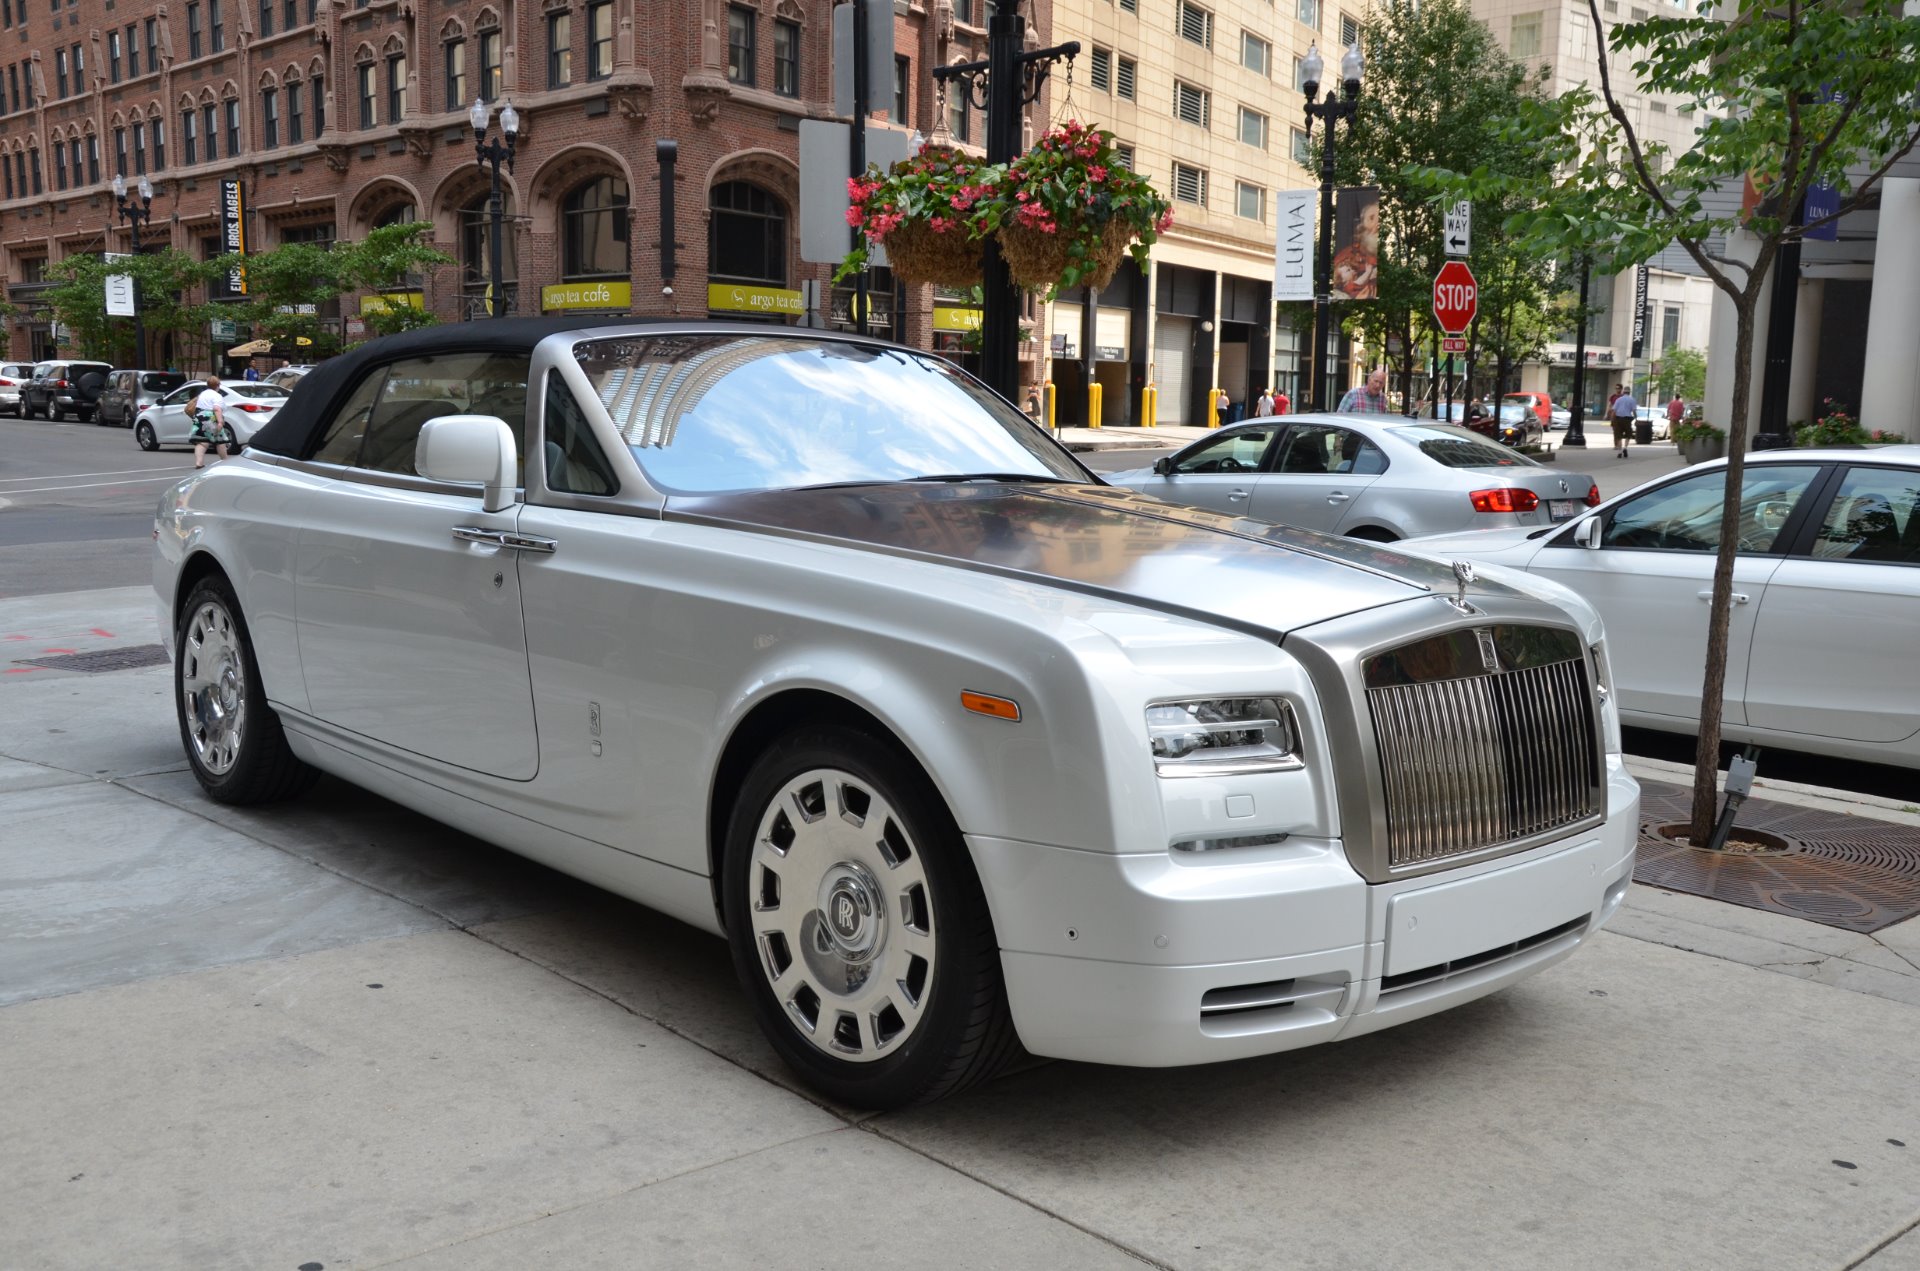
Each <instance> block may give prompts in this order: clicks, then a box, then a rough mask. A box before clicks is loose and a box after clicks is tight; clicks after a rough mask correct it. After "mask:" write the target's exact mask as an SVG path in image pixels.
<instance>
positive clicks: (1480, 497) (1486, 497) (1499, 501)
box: [1467, 485, 1540, 512]
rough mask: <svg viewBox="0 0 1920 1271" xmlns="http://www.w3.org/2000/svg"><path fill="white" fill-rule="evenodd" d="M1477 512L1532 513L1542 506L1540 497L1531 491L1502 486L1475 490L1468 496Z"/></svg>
mask: <svg viewBox="0 0 1920 1271" xmlns="http://www.w3.org/2000/svg"><path fill="white" fill-rule="evenodd" d="M1467 497H1468V498H1470V499H1472V500H1473V510H1474V511H1476V512H1531V511H1533V510H1534V509H1535V508H1537V507H1539V506H1540V496H1539V495H1537V494H1535V493H1534V492H1533V491H1531V490H1516V489H1512V488H1510V487H1508V486H1504V485H1503V486H1501V487H1500V488H1498V489H1496V490H1475V491H1474V492H1473V493H1472V494H1470V495H1468V496H1467Z"/></svg>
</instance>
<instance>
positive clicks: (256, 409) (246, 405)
mask: <svg viewBox="0 0 1920 1271" xmlns="http://www.w3.org/2000/svg"><path fill="white" fill-rule="evenodd" d="M240 409H241V410H244V411H246V412H247V414H249V415H257V414H259V413H260V412H261V411H263V410H266V409H268V408H267V407H265V406H256V405H254V404H253V403H252V402H241V403H240Z"/></svg>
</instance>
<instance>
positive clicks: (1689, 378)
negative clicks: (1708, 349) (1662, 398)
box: [1653, 349, 1707, 402]
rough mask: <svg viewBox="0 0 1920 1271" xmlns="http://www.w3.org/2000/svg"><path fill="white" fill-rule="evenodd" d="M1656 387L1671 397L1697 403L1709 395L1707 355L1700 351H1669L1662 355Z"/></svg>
mask: <svg viewBox="0 0 1920 1271" xmlns="http://www.w3.org/2000/svg"><path fill="white" fill-rule="evenodd" d="M1653 382H1654V384H1655V386H1656V387H1658V388H1659V390H1660V391H1661V392H1663V393H1665V394H1666V395H1667V396H1669V397H1673V396H1675V395H1678V396H1680V397H1684V398H1686V399H1687V400H1688V401H1690V402H1697V401H1699V400H1700V399H1701V398H1703V397H1705V396H1706V395H1707V355H1706V354H1704V353H1702V352H1701V351H1700V350H1699V349H1668V350H1667V351H1666V352H1665V353H1663V354H1661V355H1660V373H1659V374H1658V375H1656V376H1654V377H1653Z"/></svg>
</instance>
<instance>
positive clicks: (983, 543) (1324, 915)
mask: <svg viewBox="0 0 1920 1271" xmlns="http://www.w3.org/2000/svg"><path fill="white" fill-rule="evenodd" d="M155 538H156V541H157V545H158V546H157V558H156V562H155V587H156V590H157V592H158V603H159V609H160V625H161V629H162V630H163V631H164V632H165V633H167V638H168V640H169V643H170V647H171V648H172V650H173V654H174V674H175V680H176V687H177V691H176V693H175V698H176V700H177V702H178V706H179V718H180V733H181V738H182V741H183V743H184V745H185V748H186V752H187V756H188V758H189V760H190V761H191V763H192V767H193V771H194V773H195V775H196V777H197V778H198V779H199V781H200V783H201V785H202V786H203V787H204V788H205V790H206V792H207V794H208V795H209V796H210V797H212V798H214V799H216V800H220V801H223V802H230V803H254V802H264V801H267V800H272V799H275V798H280V797H285V796H288V795H291V794H294V793H297V792H299V791H301V790H302V789H304V788H305V786H306V785H307V783H308V782H309V781H310V780H311V779H312V778H313V776H314V774H315V772H316V771H324V772H327V773H331V774H334V775H335V776H337V777H340V778H343V779H345V780H346V781H349V782H352V783H355V784H357V785H359V786H362V787H364V788H366V789H368V790H372V791H375V792H377V793H379V794H381V795H384V796H386V797H388V798H390V799H393V800H395V801H396V802H398V803H401V804H404V805H406V806H408V807H410V808H414V809H417V810H419V811H421V812H423V813H425V814H426V815H429V816H432V817H435V818H438V819H439V820H441V821H444V822H446V823H448V824H449V825H453V826H457V827H459V828H461V829H463V830H465V831H468V832H470V833H472V834H474V835H476V836H478V837H479V838H482V839H485V840H488V841H490V842H493V843H497V844H500V845H502V846H504V847H507V848H509V849H511V850H513V851H515V852H519V853H522V854H524V855H526V856H529V857H531V858H533V859H535V860H538V861H542V862H545V863H546V864H548V865H551V866H552V867H554V868H556V869H559V870H563V871H565V872H567V873H569V874H573V875H576V876H578V877H580V878H583V879H587V880H589V881H591V882H593V883H596V884H598V885H600V886H603V887H605V888H608V889H609V890H612V891H614V892H618V893H619V894H621V895H623V896H627V897H631V898H633V899H634V900H637V901H639V902H641V903H643V904H645V905H648V906H650V907H652V908H653V909H655V910H658V911H660V912H661V913H664V914H668V915H671V916H672V917H674V918H677V919H680V920H682V921H684V922H687V923H690V924H692V925H694V926H695V927H699V928H702V929H704V930H707V931H710V932H715V933H720V934H724V936H725V938H726V939H727V941H728V942H729V944H730V946H731V949H732V955H733V960H734V963H735V966H736V969H737V970H738V972H739V975H740V977H741V979H742V981H743V983H744V985H745V986H746V991H747V993H748V996H749V997H750V998H751V1000H752V1004H753V1009H754V1011H755V1012H756V1014H757V1017H758V1019H759V1022H760V1024H761V1026H762V1027H763V1028H764V1029H765V1030H766V1033H767V1036H768V1037H769V1038H770V1039H771V1042H772V1044H773V1046H774V1047H775V1048H776V1049H777V1051H778V1052H779V1054H780V1055H781V1056H782V1057H783V1058H784V1059H785V1061H786V1062H788V1063H789V1064H791V1065H792V1066H793V1067H794V1068H795V1069H796V1070H797V1071H798V1072H799V1073H800V1075H801V1076H802V1077H803V1078H804V1079H805V1080H807V1081H808V1082H810V1083H812V1084H813V1085H814V1086H815V1087H816V1088H817V1089H819V1090H821V1091H823V1092H824V1093H826V1094H827V1095H829V1096H831V1097H833V1098H836V1099H840V1100H844V1101H846V1102H849V1103H854V1104H860V1105H865V1106H874V1107H889V1106H898V1105H901V1104H906V1103H911V1102H915V1101H919V1100H926V1099H931V1098H935V1097H938V1096H940V1095H943V1094H947V1093H951V1092H954V1091H957V1090H960V1089H962V1088H964V1087H966V1086H967V1085H969V1084H971V1083H974V1082H977V1081H979V1080H981V1079H983V1078H984V1077H986V1076H988V1075H989V1074H991V1073H992V1072H993V1071H994V1070H995V1069H997V1068H998V1067H1000V1066H1001V1065H1003V1064H1004V1063H1005V1062H1006V1061H1007V1060H1008V1059H1009V1057H1011V1056H1013V1055H1016V1054H1017V1053H1018V1052H1019V1050H1020V1048H1021V1047H1024V1048H1025V1049H1026V1050H1027V1051H1029V1052H1031V1053H1033V1054H1036V1055H1045V1056H1058V1057H1063V1058H1069V1059H1079V1060H1090V1061H1096V1062H1100V1063H1113V1064H1135V1065H1172V1064H1191V1063H1202V1062H1207V1061H1212V1060H1222V1059H1232V1058H1237V1057H1241V1056H1247V1055H1257V1054H1264V1053H1269V1052H1274V1051H1281V1050H1286V1049H1289V1048H1293V1047H1299V1046H1305V1045H1310V1044H1313V1043H1317V1042H1325V1041H1332V1040H1335V1039H1338V1038H1351V1037H1355V1036H1359V1035H1361V1034H1364V1033H1368V1032H1371V1031H1374V1030H1376V1029H1380V1028H1383V1027H1386V1026H1388V1025H1392V1024H1397V1023H1401V1022H1403V1021H1407V1020H1413V1019H1418V1018H1419V1017H1421V1016H1423V1015H1428V1014H1431V1013H1433V1012H1435V1011H1439V1010H1442V1009H1445V1008H1447V1007H1450V1006H1454V1005H1457V1004H1459V1003H1461V1002H1465V1001H1469V1000H1471V999H1473V998H1476V997H1479V996H1481V995H1483V994H1485V993H1489V992H1492V991H1494V990H1496V989H1499V988H1502V987H1504V986H1506V985H1510V984H1512V983H1514V982H1515V981H1517V980H1519V979H1521V978H1523V977H1526V976H1528V975H1531V974H1533V973H1534V972H1537V971H1539V970H1541V969H1542V968H1544V967H1546V966H1548V965H1550V964H1551V963H1553V962H1555V961H1557V960H1559V959H1561V958H1563V957H1565V956H1567V955H1568V954H1569V953H1571V952H1572V951H1573V950H1574V949H1575V948H1577V947H1578V946H1579V945H1580V944H1581V943H1582V942H1584V941H1585V940H1587V939H1588V938H1590V937H1591V936H1592V935H1593V934H1594V933H1595V932H1596V931H1598V930H1599V928H1600V926H1601V924H1603V923H1604V922H1605V921H1606V920H1607V919H1608V917H1609V916H1610V915H1611V914H1612V913H1613V912H1614V910H1615V909H1616V908H1617V907H1618V906H1619V904H1620V902H1621V899H1622V897H1623V896H1624V894H1625V892H1626V888H1627V885H1628V882H1629V880H1630V878H1631V875H1632V870H1633V859H1634V843H1635V839H1636V830H1637V824H1638V819H1639V818H1638V806H1639V790H1638V788H1637V787H1636V785H1635V784H1634V782H1633V780H1632V778H1631V777H1629V776H1628V775H1627V773H1626V771H1625V769H1624V767H1623V766H1622V761H1621V757H1620V744H1619V724H1618V719H1617V716H1616V714H1615V708H1614V705H1613V703H1612V701H1611V698H1610V694H1609V690H1608V669H1607V659H1606V655H1605V652H1604V648H1603V643H1602V633H1601V629H1600V623H1599V620H1598V618H1597V617H1596V616H1595V614H1594V612H1593V610H1592V609H1591V608H1590V607H1589V606H1587V605H1586V604H1585V602H1583V601H1581V600H1579V599H1578V598H1576V597H1573V596H1571V594H1570V593H1566V592H1565V591H1564V590H1563V589H1559V588H1556V587H1554V585H1553V584H1552V583H1545V582H1538V581H1532V580H1529V579H1527V578H1526V576H1525V575H1520V574H1509V573H1506V572H1505V571H1500V570H1498V569H1497V568H1492V569H1483V570H1482V571H1481V573H1480V575H1479V576H1478V577H1476V576H1475V574H1474V571H1473V569H1472V568H1471V567H1468V566H1466V565H1464V564H1462V565H1459V566H1456V567H1453V568H1449V566H1448V565H1447V564H1446V563H1445V562H1439V561H1434V560H1430V559H1425V558H1422V557H1418V556H1413V555H1408V554H1403V553H1400V552H1396V551H1393V550H1390V549H1388V548H1385V547H1382V546H1379V545H1375V544H1367V543H1359V542H1354V541H1351V540H1345V539H1338V538H1333V537H1330V536H1323V535H1319V534H1315V533H1312V532H1308V531H1302V530H1293V529H1287V528H1283V527H1280V526H1275V525H1271V524H1268V523H1265V522H1262V521H1255V520H1249V519H1244V518H1238V517H1234V516H1230V515H1226V514H1222V513H1216V512H1210V511H1206V510H1202V509H1193V508H1180V507H1173V506H1169V505H1167V504H1165V503H1161V502H1158V501H1156V500H1153V499H1149V498H1146V497H1144V496H1141V495H1138V494H1135V493H1132V492H1131V491H1127V490H1121V489H1116V488H1114V487H1112V486H1109V485H1106V484H1104V483H1102V482H1101V480H1100V479H1099V478H1098V477H1096V476H1094V475H1093V474H1092V473H1090V472H1088V471H1087V470H1086V469H1085V468H1083V467H1082V466H1081V465H1080V464H1079V463H1078V462H1077V461H1076V460H1075V459H1074V458H1073V456H1072V455H1070V454H1069V453H1068V452H1067V451H1066V450H1065V449H1063V448H1062V447H1061V446H1060V445H1058V444H1057V443H1056V442H1055V441H1054V440H1053V439H1052V438H1051V437H1050V436H1048V435H1047V433H1046V432H1045V431H1044V430H1043V429H1041V428H1038V427H1036V426H1035V425H1034V424H1032V423H1031V422H1030V421H1028V420H1027V419H1026V418H1025V417H1024V416H1023V415H1022V414H1021V413H1020V412H1019V411H1018V410H1017V409H1016V408H1015V407H1014V406H1012V405H1011V404H1009V403H1007V402H1006V401H1004V400H1002V399H1001V398H999V397H998V396H996V395H994V394H993V393H991V392H989V391H988V390H986V389H985V388H984V387H983V386H982V385H981V384H980V383H979V382H977V381H976V380H974V379H972V378H970V377H969V376H968V375H967V374H966V373H964V372H963V371H961V370H960V369H958V368H957V367H955V366H953V365H952V364H950V363H948V362H946V361H944V360H942V359H940V358H938V357H934V356H931V355H928V354H926V353H921V352H917V351H915V350H911V349H905V348H900V347H896V346H893V345H888V344H883V343H879V342H875V341H871V340H864V339H858V338H854V337H851V336H842V335H835V334H829V333H824V332H811V331H801V330H797V329H792V328H786V327H768V326H754V325H717V324H707V323H679V324H649V323H640V322H631V323H621V324H617V325H584V326H583V325H581V324H580V323H579V322H578V321H577V320H576V321H575V323H574V324H573V325H572V326H570V327H569V326H567V325H564V324H560V323H556V322H555V321H553V320H544V319H521V320H515V319H507V320H500V321H493V322H476V323H462V324H459V325H449V326H444V327H436V328H430V329H426V330H422V331H416V332H411V333H407V334H404V335H399V336H394V337H391V338H388V339H385V340H376V341H374V342H372V343H369V344H366V345H364V346H362V347H361V348H359V349H358V350H356V351H354V352H353V353H351V354H348V355H346V356H343V357H339V358H335V359H333V360H331V361H329V362H327V363H325V364H324V365H322V366H320V367H319V368H318V369H316V370H315V371H313V373H312V374H310V375H308V376H306V377H305V378H304V379H303V380H302V381H301V382H300V385H299V387H298V388H297V389H296V390H295V393H294V395H293V398H292V400H291V401H290V402H288V404H287V405H286V407H284V408H283V409H282V411H281V412H280V414H279V416H278V417H277V418H276V419H275V420H274V422H273V423H272V424H270V425H269V426H268V427H267V428H265V429H263V430H262V431H261V432H260V433H259V434H258V435H256V436H255V437H254V438H253V441H252V443H251V445H250V446H249V448H248V449H247V450H246V452H245V453H244V454H243V455H242V456H240V457H239V458H237V459H234V460H231V461H229V462H226V463H223V464H220V465H217V466H215V467H212V468H210V469H208V470H207V471H205V472H202V473H196V474H195V475H194V476H193V477H191V478H188V479H186V480H183V481H181V482H180V483H179V484H178V485H176V486H174V487H173V488H172V489H171V490H170V491H169V492H168V493H167V494H166V495H165V496H164V497H163V498H162V500H161V506H160V509H159V512H158V518H157V521H156V525H155Z"/></svg>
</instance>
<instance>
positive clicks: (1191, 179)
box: [1173, 163, 1207, 207]
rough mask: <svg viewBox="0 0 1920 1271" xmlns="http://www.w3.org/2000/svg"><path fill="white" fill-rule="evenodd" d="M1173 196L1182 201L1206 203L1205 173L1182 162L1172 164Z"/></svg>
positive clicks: (1202, 205)
mask: <svg viewBox="0 0 1920 1271" xmlns="http://www.w3.org/2000/svg"><path fill="white" fill-rule="evenodd" d="M1173 197H1174V198H1176V199H1178V200H1180V202H1182V203H1197V204H1199V205H1200V206H1201V207H1205V206H1206V205H1207V174H1206V172H1205V171H1204V170H1203V169H1200V168H1190V167H1188V166H1187V165H1186V164H1184V163H1176V164H1174V165H1173Z"/></svg>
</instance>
